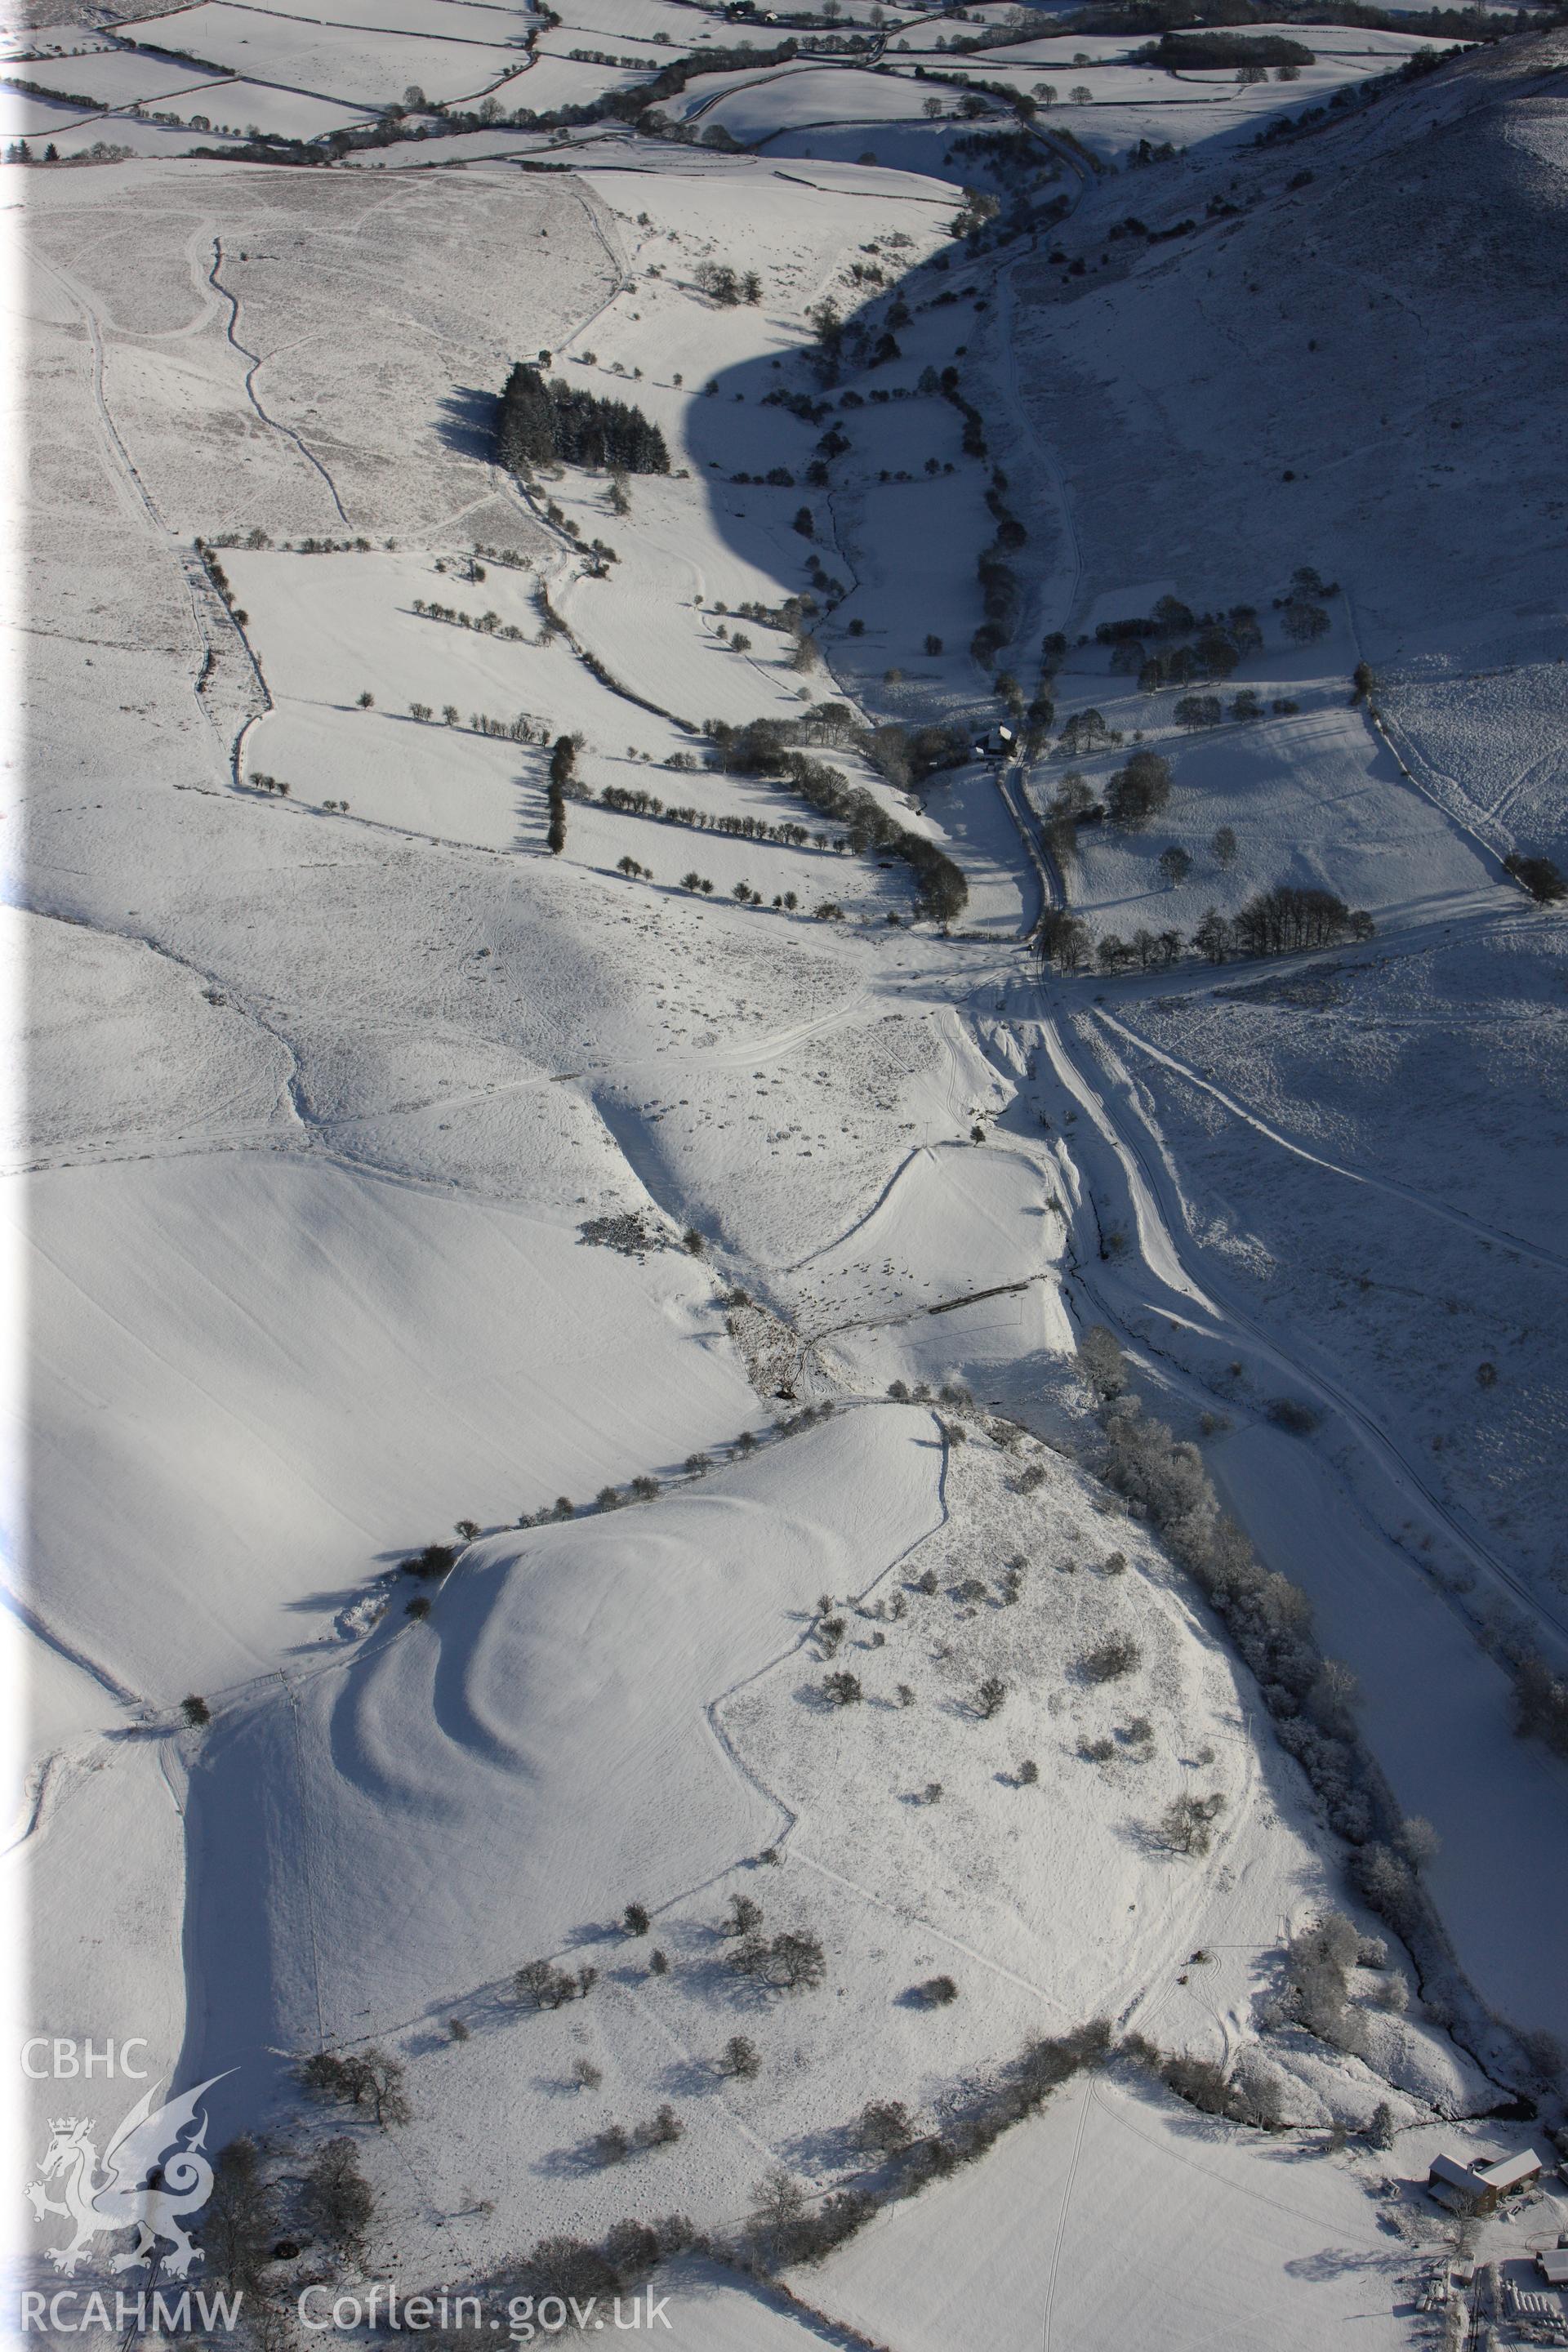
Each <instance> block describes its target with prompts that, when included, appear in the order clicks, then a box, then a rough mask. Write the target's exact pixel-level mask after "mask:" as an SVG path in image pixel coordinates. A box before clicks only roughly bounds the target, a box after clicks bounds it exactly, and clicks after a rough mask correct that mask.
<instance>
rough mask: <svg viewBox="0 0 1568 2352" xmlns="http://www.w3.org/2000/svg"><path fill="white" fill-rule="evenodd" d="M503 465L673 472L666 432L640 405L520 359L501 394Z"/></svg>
mask: <svg viewBox="0 0 1568 2352" xmlns="http://www.w3.org/2000/svg"><path fill="white" fill-rule="evenodd" d="M499 437H500V461H501V464H502V465H503V466H505V467H508V468H509V470H510V472H512V473H514V474H516V473H521V472H522V471H523V470H524V469H525V468H526V467H531V466H548V465H552V464H560V465H567V466H588V467H598V468H600V469H605V468H607V467H612V466H615V467H620V468H621V469H622V470H623V471H624V472H626V473H628V474H668V471H669V451H668V448H667V447H666V446H665V439H664V436H663V434H662V433H661V432H660V431H659V429H658V425H654V424H651V423H650V422H649V420H648V419H647V417H646V416H645V415H643V413H642V411H641V409H640V408H633V407H631V406H629V405H628V404H627V403H626V401H624V400H605V399H603V398H601V397H600V395H599V394H597V393H594V392H586V391H581V390H579V389H578V388H577V387H576V386H575V385H573V384H569V383H563V382H562V381H561V379H560V377H559V376H553V377H552V378H551V380H550V382H549V383H546V382H545V380H544V377H543V376H542V374H541V373H540V371H539V369H538V368H537V367H535V366H533V365H532V364H531V362H529V361H527V360H519V361H518V362H517V364H516V365H515V367H514V368H513V369H512V372H511V373H510V375H509V376H508V378H507V380H506V389H505V390H504V392H503V393H502V394H501V409H500V436H499Z"/></svg>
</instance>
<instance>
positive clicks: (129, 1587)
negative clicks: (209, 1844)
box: [13, 1076, 748, 1705]
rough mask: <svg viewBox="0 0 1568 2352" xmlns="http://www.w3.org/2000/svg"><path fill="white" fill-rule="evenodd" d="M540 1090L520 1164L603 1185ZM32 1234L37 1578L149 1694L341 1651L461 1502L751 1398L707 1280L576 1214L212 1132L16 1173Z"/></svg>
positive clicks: (672, 1452) (640, 1460)
mask: <svg viewBox="0 0 1568 2352" xmlns="http://www.w3.org/2000/svg"><path fill="white" fill-rule="evenodd" d="M537 1087H538V1093H539V1095H540V1096H542V1097H543V1099H542V1100H539V1099H535V1101H534V1102H532V1103H531V1105H530V1112H529V1118H530V1127H531V1131H532V1135H533V1139H534V1141H533V1149H534V1153H535V1155H536V1157H541V1158H542V1157H544V1156H546V1155H549V1156H552V1157H554V1158H555V1159H556V1160H557V1162H558V1164H559V1165H560V1166H561V1172H562V1177H563V1179H568V1180H569V1174H570V1173H575V1174H576V1176H577V1179H578V1181H579V1183H580V1184H586V1185H595V1166H594V1163H595V1160H598V1161H600V1162H601V1163H603V1161H604V1160H605V1152H604V1146H603V1143H602V1141H601V1140H600V1139H598V1138H597V1137H596V1136H595V1132H594V1127H593V1122H592V1121H591V1119H587V1118H584V1115H583V1113H582V1112H581V1110H580V1109H579V1108H577V1107H576V1105H575V1103H574V1098H573V1097H571V1096H569V1095H563V1094H561V1093H559V1092H558V1091H555V1090H547V1088H546V1085H545V1082H544V1080H543V1078H542V1076H541V1077H540V1078H539V1080H538V1081H537ZM552 1130H553V1131H552ZM541 1145H543V1150H541ZM597 1189H598V1188H597V1186H596V1185H595V1190H597ZM15 1213H16V1211H15V1208H14V1209H13V1214H15ZM584 1213H585V1212H584ZM24 1233H25V1240H26V1245H27V1249H28V1252H29V1258H30V1271H29V1277H28V1278H29V1284H30V1291H31V1297H32V1300H33V1310H32V1311H33V1313H34V1315H35V1316H36V1317H37V1330H38V1339H37V1354H36V1358H35V1374H34V1388H33V1394H32V1397H31V1399H30V1400H29V1413H30V1415H31V1416H32V1430H33V1438H32V1460H33V1465H34V1470H33V1477H34V1491H35V1494H36V1496H37V1507H38V1510H39V1514H40V1520H39V1528H40V1532H39V1537H38V1541H37V1549H36V1551H35V1555H34V1561H33V1569H32V1577H33V1584H34V1589H35V1590H36V1591H37V1594H38V1596H39V1606H40V1608H41V1610H42V1611H43V1612H44V1614H45V1616H46V1618H47V1622H49V1623H50V1625H51V1626H53V1627H55V1628H56V1629H57V1630H58V1631H59V1632H61V1633H63V1634H64V1635H65V1636H66V1637H67V1638H68V1639H69V1640H70V1641H71V1642H72V1643H73V1644H76V1645H79V1646H80V1647H81V1648H83V1649H84V1650H86V1651H88V1652H89V1653H90V1654H92V1655H93V1656H95V1657H96V1658H98V1659H99V1660H100V1663H102V1664H105V1665H106V1666H107V1667H108V1668H109V1669H110V1671H111V1672H112V1673H113V1674H114V1675H115V1676H116V1677H117V1679H118V1680H120V1681H121V1682H122V1683H125V1684H128V1685H131V1686H132V1687H133V1688H135V1689H137V1690H139V1691H142V1692H143V1693H145V1694H146V1695H148V1696H150V1697H153V1698H154V1699H155V1700H156V1701H158V1702H160V1703H162V1704H163V1705H167V1704H169V1703H170V1702H172V1701H173V1700H174V1699H177V1698H178V1697H180V1696H182V1695H183V1694H184V1691H186V1690H188V1689H202V1690H205V1689H207V1688H208V1687H209V1686H210V1687H211V1688H213V1689H214V1690H215V1691H216V1689H217V1688H219V1687H221V1686H224V1685H229V1684H233V1683H236V1682H238V1681H241V1680H243V1679H245V1678H246V1677H247V1676H249V1675H256V1674H259V1673H262V1672H264V1671H266V1670H267V1668H268V1667H269V1666H272V1665H275V1664H279V1663H281V1662H282V1661H283V1660H284V1659H286V1658H289V1657H300V1656H303V1655H308V1654H310V1651H311V1649H312V1648H313V1647H314V1646H315V1645H317V1644H319V1643H321V1642H323V1641H331V1638H332V1637H331V1631H330V1623H329V1621H330V1618H331V1612H332V1611H333V1610H334V1609H335V1608H337V1607H338V1606H340V1605H341V1604H342V1601H343V1600H344V1598H345V1597H346V1594H347V1592H350V1591H353V1588H354V1587H355V1586H356V1585H358V1584H360V1583H363V1581H364V1580H366V1579H367V1578H368V1577H369V1576H370V1575H371V1574H372V1572H373V1570H374V1569H375V1568H376V1567H377V1566H378V1565H379V1564H380V1563H381V1562H382V1561H384V1559H386V1558H387V1556H388V1555H389V1554H396V1553H398V1552H400V1551H402V1550H405V1549H409V1548H416V1546H417V1545H418V1544H419V1543H422V1542H424V1541H425V1540H426V1539H427V1538H428V1537H429V1535H430V1534H431V1533H432V1532H434V1531H438V1530H439V1529H440V1528H441V1527H442V1526H443V1525H444V1524H446V1523H447V1522H449V1521H450V1520H451V1519H452V1518H453V1517H456V1516H458V1515H459V1514H460V1513H461V1512H462V1511H463V1510H465V1509H467V1510H470V1511H477V1512H478V1513H479V1515H480V1516H481V1519H482V1521H485V1522H489V1523H492V1524H493V1523H494V1522H495V1521H496V1520H497V1519H500V1520H502V1521H505V1520H507V1519H510V1518H511V1517H515V1515H516V1513H517V1512H518V1511H519V1510H520V1509H537V1508H538V1507H539V1506H540V1505H541V1504H542V1503H544V1502H548V1501H551V1500H552V1499H553V1497H554V1496H556V1495H557V1494H560V1493H563V1492H574V1493H575V1494H576V1495H577V1496H579V1497H582V1496H585V1495H588V1494H592V1493H593V1492H594V1491H595V1489H596V1488H597V1487H598V1486H600V1485H602V1484H603V1483H605V1480H608V1479H614V1478H616V1477H617V1476H619V1477H629V1476H630V1475H632V1474H633V1473H634V1472H637V1471H641V1470H644V1469H647V1468H654V1469H662V1468H668V1465H669V1464H670V1462H671V1461H672V1460H673V1461H677V1462H679V1460H680V1459H681V1458H682V1457H683V1456H684V1455H685V1454H686V1453H687V1452H688V1451H689V1450H690V1449H691V1448H692V1447H693V1446H694V1445H700V1444H709V1443H711V1442H712V1441H713V1440H714V1439H716V1438H719V1437H721V1436H726V1435H730V1434H731V1433H733V1432H734V1430H735V1429H736V1428H738V1427H739V1426H741V1425H742V1423H743V1422H744V1420H745V1418H746V1414H747V1409H748V1395H747V1391H746V1389H745V1387H744V1383H743V1381H742V1379H741V1377H740V1375H739V1371H738V1369H737V1367H736V1364H735V1361H734V1360H733V1358H732V1357H731V1355H730V1353H729V1351H728V1350H727V1349H725V1347H724V1345H723V1342H722V1335H721V1327H720V1324H719V1321H718V1318H716V1316H715V1314H714V1312H713V1309H712V1307H711V1305H710V1299H709V1284H708V1281H707V1279H706V1277H705V1276H703V1275H702V1274H701V1273H700V1272H699V1271H698V1270H697V1269H696V1268H694V1267H692V1266H691V1265H690V1263H689V1260H687V1259H685V1258H684V1257H683V1256H682V1255H679V1253H677V1254H675V1255H657V1256H655V1257H653V1258H650V1259H649V1260H648V1261H647V1265H645V1266H643V1267H640V1268H634V1266H633V1265H632V1264H631V1263H630V1262H629V1261H628V1260H626V1258H624V1257H621V1256H619V1255H616V1253H615V1252H613V1251H609V1250H603V1249H590V1248H586V1247H584V1245H583V1244H582V1243H581V1242H579V1240H578V1239H577V1236H576V1235H575V1234H574V1232H573V1230H572V1228H571V1225H570V1223H566V1222H565V1221H564V1220H562V1221H561V1222H552V1221H547V1220H544V1219H542V1218H540V1217H538V1216H537V1215H535V1216H530V1215H528V1214H526V1213H521V1212H519V1211H517V1210H515V1209H510V1208H503V1207H501V1206H500V1205H499V1204H496V1205H490V1206H481V1205H476V1204H473V1203H471V1202H468V1201H465V1200H462V1199H452V1198H447V1199H443V1198H441V1197H439V1196H438V1195H437V1196H433V1195H431V1194H430V1193H428V1192H423V1191H419V1190H416V1189H413V1188H411V1187H408V1186H406V1185H398V1184H395V1183H390V1182H387V1181H384V1180H381V1181H377V1180H374V1179H371V1178H369V1177H367V1176H365V1175H363V1174H362V1173H356V1172H350V1171H344V1170H342V1169H338V1168H334V1167H332V1166H331V1165H330V1164H329V1163H326V1162H322V1163H321V1164H320V1165H319V1166H307V1165H302V1164H301V1163H300V1161H299V1160H297V1159H294V1158H292V1157H289V1156H283V1157H272V1158H268V1157H257V1156H254V1155H250V1154H246V1155H237V1154H235V1153H233V1152H226V1153H221V1154H218V1155H216V1156H203V1155H198V1156H196V1157H194V1158H181V1159H176V1160H162V1159H154V1160H150V1161H140V1160H137V1161H121V1163H120V1164H119V1165H100V1166H97V1167H93V1166H83V1167H78V1168H75V1169H70V1170H62V1171H57V1172H55V1173H53V1174H51V1175H48V1176H43V1177H37V1178H34V1179H33V1180H32V1190H31V1194H30V1198H29V1200H28V1202H27V1206H26V1221H25V1229H24ZM628 1351H629V1355H630V1358H631V1360H633V1361H634V1362H635V1365H636V1368H637V1369H636V1370H635V1373H634V1376H633V1379H632V1381H631V1384H630V1386H629V1387H628V1386H627V1383H626V1380H625V1378H624V1377H619V1378H617V1380H616V1392H617V1399H618V1403H617V1412H616V1423H615V1425H614V1426H613V1427H609V1426H605V1425H604V1424H603V1422H602V1418H601V1416H600V1414H599V1413H598V1412H596V1411H595V1405H594V1402H593V1400H594V1398H595V1393H596V1391H598V1390H599V1389H600V1387H601V1385H602V1383H603V1382H604V1381H605V1378H606V1376H607V1373H608V1368H609V1367H610V1365H611V1364H619V1363H624V1362H625V1361H626V1358H627V1354H628ZM323 1395H332V1396H334V1397H336V1398H337V1399H338V1400H340V1407H339V1413H337V1414H334V1416H333V1417H332V1419H331V1421H323V1418H322V1415H321V1409H320V1399H321V1396H323ZM111 1398H118V1399H120V1400H121V1406H120V1410H119V1411H118V1412H115V1413H114V1415H113V1416H112V1417H110V1415H108V1414H107V1413H106V1412H105V1410H104V1408H105V1405H106V1404H107V1402H108V1401H109V1400H110V1399H111ZM132 1399H134V1400H135V1402H134V1404H132V1402H131V1400H132ZM340 1416H343V1417H340ZM355 1431H357V1435H355V1434H353V1432H355ZM432 1523H434V1525H433V1526H432ZM195 1560H199V1561H200V1562H201V1573H200V1576H199V1579H197V1580H195V1582H193V1581H192V1580H191V1577H190V1573H189V1565H188V1564H189V1563H190V1562H192V1561H195ZM110 1563H112V1569H111V1572H109V1573H107V1574H106V1573H105V1570H108V1569H109V1568H110Z"/></svg>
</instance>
